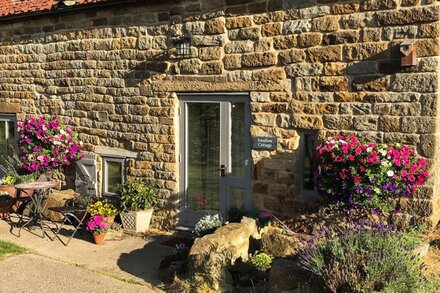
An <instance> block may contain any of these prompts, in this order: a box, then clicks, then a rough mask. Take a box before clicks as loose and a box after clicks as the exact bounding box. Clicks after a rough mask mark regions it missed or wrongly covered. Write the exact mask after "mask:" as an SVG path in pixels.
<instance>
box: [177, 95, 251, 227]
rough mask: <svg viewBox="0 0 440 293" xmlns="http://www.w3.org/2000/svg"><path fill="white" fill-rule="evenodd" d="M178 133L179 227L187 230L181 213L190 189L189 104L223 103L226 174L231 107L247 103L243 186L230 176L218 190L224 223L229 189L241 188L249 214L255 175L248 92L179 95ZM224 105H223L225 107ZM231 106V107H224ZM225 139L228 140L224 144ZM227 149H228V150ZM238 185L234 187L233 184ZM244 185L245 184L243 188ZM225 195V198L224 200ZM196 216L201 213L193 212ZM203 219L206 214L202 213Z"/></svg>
mask: <svg viewBox="0 0 440 293" xmlns="http://www.w3.org/2000/svg"><path fill="white" fill-rule="evenodd" d="M177 97H178V100H179V101H178V111H177V113H178V115H179V118H178V123H179V125H178V129H179V131H178V133H179V138H178V141H179V147H178V160H177V161H178V164H179V182H178V186H179V208H178V212H179V225H180V226H182V227H185V224H184V223H182V212H183V211H185V209H186V186H187V170H186V153H187V150H188V145H187V139H186V126H187V121H186V119H187V117H186V108H185V107H186V104H187V103H188V102H189V103H191V102H195V103H196V102H204V103H220V160H221V158H226V162H220V163H225V164H226V166H227V174H228V173H229V171H230V168H231V152H230V147H231V136H228V134H229V133H231V131H230V129H231V126H232V125H231V116H230V113H231V111H230V105H231V104H230V103H231V102H234V101H236V102H244V103H245V125H246V126H247V129H246V130H245V132H246V136H247V137H246V139H245V149H246V154H245V175H244V177H245V178H244V186H238V184H237V181H238V180H237V179H235V180H234V178H233V177H231V176H230V175H227V176H226V177H225V178H224V179H223V180H228V181H229V182H226V183H225V182H224V181H223V182H221V183H220V190H219V196H220V198H219V204H220V211H219V212H220V214H221V215H222V216H223V219H224V220H225V216H227V210H228V208H229V207H230V191H229V190H227V189H229V188H230V187H234V186H236V187H242V188H244V190H245V198H244V203H243V205H244V209H245V210H250V209H251V208H252V188H251V187H252V172H253V162H252V153H251V152H252V149H251V134H250V127H251V110H250V95H249V93H246V92H238V93H234V92H230V93H178V94H177ZM222 102H223V103H222ZM224 102H229V103H224ZM224 138H227V140H226V141H225V139H224ZM222 145H223V146H226V147H227V148H228V149H226V148H225V147H222ZM234 183H235V184H234ZM242 185H243V184H242ZM221 194H225V196H221ZM193 213H198V212H196V211H193ZM200 214H201V215H204V214H205V213H203V212H200Z"/></svg>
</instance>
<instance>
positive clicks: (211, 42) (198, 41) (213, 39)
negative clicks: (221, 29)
mask: <svg viewBox="0 0 440 293" xmlns="http://www.w3.org/2000/svg"><path fill="white" fill-rule="evenodd" d="M192 42H193V45H194V46H216V47H221V46H223V45H224V44H225V42H226V41H225V38H224V37H223V36H222V35H213V36H202V35H195V36H193V38H192Z"/></svg>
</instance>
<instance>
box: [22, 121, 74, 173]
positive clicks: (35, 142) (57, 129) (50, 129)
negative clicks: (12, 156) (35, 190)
mask: <svg viewBox="0 0 440 293" xmlns="http://www.w3.org/2000/svg"><path fill="white" fill-rule="evenodd" d="M18 133H19V135H20V138H19V140H18V142H17V144H18V147H19V150H20V157H19V158H20V161H21V162H22V164H23V166H22V167H23V168H24V169H26V170H27V171H29V172H40V173H41V172H45V171H49V170H53V169H56V168H58V167H61V166H67V165H70V164H71V162H72V161H74V160H78V159H79V158H80V157H81V155H80V152H81V150H82V146H81V145H82V144H81V142H80V141H79V140H78V138H77V135H76V134H75V133H74V132H73V130H72V128H71V127H70V125H69V124H68V120H61V119H59V118H58V117H56V116H55V117H54V118H52V119H46V118H45V117H44V116H40V117H38V118H35V117H33V116H29V117H27V118H26V119H25V121H24V122H22V123H18Z"/></svg>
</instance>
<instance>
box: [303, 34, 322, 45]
mask: <svg viewBox="0 0 440 293" xmlns="http://www.w3.org/2000/svg"><path fill="white" fill-rule="evenodd" d="M321 41H322V34H320V33H302V34H300V35H299V37H298V44H299V46H300V47H313V46H318V45H320V44H321Z"/></svg>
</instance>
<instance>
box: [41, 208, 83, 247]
mask: <svg viewBox="0 0 440 293" xmlns="http://www.w3.org/2000/svg"><path fill="white" fill-rule="evenodd" d="M49 210H51V211H53V212H56V213H60V214H62V215H63V220H62V222H61V224H60V226H59V227H58V225H57V228H56V230H55V231H53V232H54V234H55V236H56V237H57V238H58V240H60V242H61V243H63V244H64V246H67V245H69V242H70V240H72V238H73V237H74V236H75V234H76V232H77V231H78V230H79V229H80V228H81V226H82V225H83V222H84V220H85V219H86V216H87V208H84V207H75V206H71V207H69V206H66V207H52V208H49ZM80 214H82V215H80ZM78 215H80V216H78ZM66 224H70V225H72V226H73V227H74V230H73V233H72V234H71V235H70V236H69V238H68V240H67V242H64V241H63V239H61V237H60V231H61V229H62V228H63V226H65V225H66ZM52 240H53V239H52Z"/></svg>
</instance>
